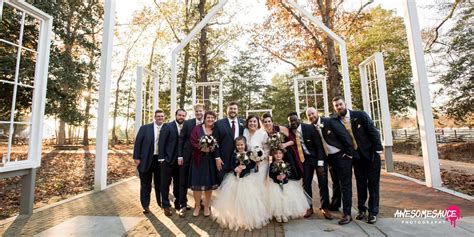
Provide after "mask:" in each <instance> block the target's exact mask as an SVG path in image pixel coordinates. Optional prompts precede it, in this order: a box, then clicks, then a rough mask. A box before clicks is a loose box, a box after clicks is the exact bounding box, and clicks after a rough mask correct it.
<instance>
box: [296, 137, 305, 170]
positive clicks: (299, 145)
mask: <svg viewBox="0 0 474 237" xmlns="http://www.w3.org/2000/svg"><path fill="white" fill-rule="evenodd" d="M300 135H301V133H300V131H298V130H296V148H298V156H299V157H300V160H301V163H303V162H304V153H303V146H302V145H301V138H300Z"/></svg>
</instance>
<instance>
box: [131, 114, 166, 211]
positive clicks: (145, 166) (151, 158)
mask: <svg viewBox="0 0 474 237" xmlns="http://www.w3.org/2000/svg"><path fill="white" fill-rule="evenodd" d="M156 126H157V125H156V124H155V123H151V124H146V125H143V126H141V127H140V129H139V130H138V134H137V137H136V139H135V145H134V147H133V159H134V160H140V164H139V165H138V167H137V169H138V173H139V175H140V202H141V204H142V207H143V208H144V209H146V208H148V207H149V205H150V193H151V183H152V180H153V182H154V184H155V195H156V200H157V202H158V205H159V206H161V192H160V167H159V165H158V156H157V155H153V153H154V149H155V141H156V140H157V139H156V138H155V131H154V129H155V128H156Z"/></svg>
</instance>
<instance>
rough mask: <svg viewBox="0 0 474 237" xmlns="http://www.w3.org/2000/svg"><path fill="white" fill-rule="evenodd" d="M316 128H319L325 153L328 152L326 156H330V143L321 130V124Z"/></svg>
mask: <svg viewBox="0 0 474 237" xmlns="http://www.w3.org/2000/svg"><path fill="white" fill-rule="evenodd" d="M316 130H318V133H319V137H321V141H322V143H323V149H324V153H325V154H326V156H328V155H329V149H328V144H327V143H326V140H324V137H323V132H322V131H321V128H320V127H319V126H318V127H316Z"/></svg>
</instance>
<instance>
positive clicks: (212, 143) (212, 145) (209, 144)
mask: <svg viewBox="0 0 474 237" xmlns="http://www.w3.org/2000/svg"><path fill="white" fill-rule="evenodd" d="M218 146H219V145H218V144H217V140H216V139H215V138H214V137H213V136H211V135H205V136H202V137H201V138H200V139H199V149H203V148H209V150H210V151H214V149H216V148H217V147H218Z"/></svg>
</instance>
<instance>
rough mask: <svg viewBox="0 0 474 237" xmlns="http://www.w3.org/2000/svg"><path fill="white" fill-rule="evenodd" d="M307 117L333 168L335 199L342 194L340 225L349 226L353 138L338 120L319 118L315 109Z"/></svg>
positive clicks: (350, 218)
mask: <svg viewBox="0 0 474 237" xmlns="http://www.w3.org/2000/svg"><path fill="white" fill-rule="evenodd" d="M306 116H307V117H308V120H309V121H310V122H311V124H313V125H314V127H315V128H316V131H317V135H318V136H319V137H320V138H321V142H322V147H323V150H324V153H325V155H326V156H327V157H328V163H329V165H330V166H332V169H330V174H331V179H332V181H333V185H334V184H335V185H334V186H333V197H335V196H336V200H337V199H339V200H340V198H341V193H342V204H343V213H344V215H343V217H342V219H341V220H340V221H339V224H340V225H345V224H349V223H350V222H351V221H352V217H351V208H352V158H353V157H354V153H355V152H354V149H352V140H351V137H350V136H349V134H348V133H347V131H346V129H345V128H344V126H342V125H341V124H340V123H339V122H338V121H337V120H336V119H333V118H322V117H319V115H318V112H317V111H316V109H315V108H308V109H307V110H306ZM334 187H336V188H334ZM333 200H334V199H333ZM339 202H340V201H339ZM337 205H338V204H337ZM337 207H339V206H337Z"/></svg>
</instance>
